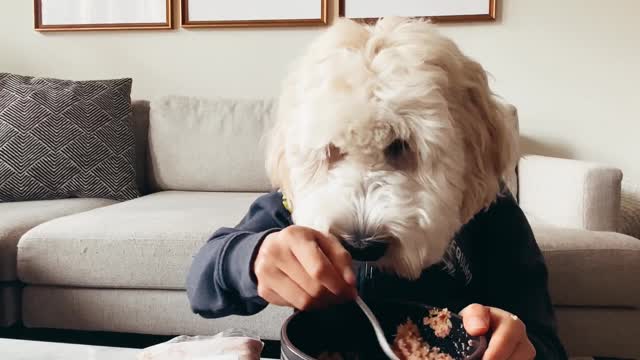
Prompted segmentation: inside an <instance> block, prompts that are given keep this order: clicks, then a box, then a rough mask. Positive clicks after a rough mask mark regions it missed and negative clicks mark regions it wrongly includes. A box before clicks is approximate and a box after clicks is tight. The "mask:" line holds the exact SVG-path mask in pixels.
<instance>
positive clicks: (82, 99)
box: [0, 73, 139, 202]
mask: <svg viewBox="0 0 640 360" xmlns="http://www.w3.org/2000/svg"><path fill="white" fill-rule="evenodd" d="M130 115H131V79H119V80H104V81H66V80H56V79H47V78H34V77H27V76H19V75H13V74H7V73H0V202H3V201H24V200H49V199H62V198H74V197H83V198H107V199H114V200H129V199H133V198H135V197H137V196H139V191H138V188H137V184H136V170H135V169H136V166H135V164H136V158H135V142H134V133H133V129H132V126H131V124H130V123H129V120H130V119H129V118H130Z"/></svg>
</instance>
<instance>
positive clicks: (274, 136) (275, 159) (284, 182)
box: [265, 109, 293, 200]
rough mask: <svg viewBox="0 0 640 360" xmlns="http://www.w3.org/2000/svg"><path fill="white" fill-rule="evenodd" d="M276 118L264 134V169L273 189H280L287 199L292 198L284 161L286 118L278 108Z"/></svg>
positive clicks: (287, 170)
mask: <svg viewBox="0 0 640 360" xmlns="http://www.w3.org/2000/svg"><path fill="white" fill-rule="evenodd" d="M274 116H275V118H276V120H275V124H274V125H273V127H272V128H271V130H270V131H269V132H268V133H267V134H266V138H265V140H266V145H267V146H266V159H265V160H266V161H265V164H266V170H267V176H268V177H269V180H270V181H271V186H272V187H273V188H274V189H275V190H280V191H282V192H283V193H284V194H285V195H286V196H287V198H288V199H291V200H293V198H292V197H291V195H292V194H291V192H290V188H289V167H288V165H287V161H286V153H285V146H286V138H285V137H286V131H285V130H286V126H287V124H286V119H285V117H284V116H283V114H282V110H281V109H279V110H278V111H277V114H274Z"/></svg>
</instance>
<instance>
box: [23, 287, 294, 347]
mask: <svg viewBox="0 0 640 360" xmlns="http://www.w3.org/2000/svg"><path fill="white" fill-rule="evenodd" d="M42 299H47V306H42ZM23 308H24V311H23V313H24V319H23V321H24V324H25V326H27V327H37V328H56V329H73V330H84V331H113V332H124V333H140V334H152V335H178V334H184V335H213V334H216V333H218V332H220V331H223V330H227V329H231V328H236V329H238V328H242V329H250V330H252V331H253V332H255V333H257V334H258V335H259V336H260V337H261V338H262V339H270V340H279V338H280V327H281V325H282V323H283V322H284V320H285V319H286V318H287V317H288V316H289V315H291V313H292V312H293V311H292V310H291V308H285V307H279V306H269V307H267V308H266V309H265V310H263V311H261V312H259V313H258V314H256V315H253V316H227V317H223V318H219V319H204V318H202V317H200V316H198V315H195V314H194V313H192V312H191V307H190V306H189V300H188V299H187V293H186V292H185V291H183V290H148V289H147V290H135V289H78V288H60V287H47V286H27V287H26V288H25V289H24V294H23Z"/></svg>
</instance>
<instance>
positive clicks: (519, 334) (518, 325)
mask: <svg viewBox="0 0 640 360" xmlns="http://www.w3.org/2000/svg"><path fill="white" fill-rule="evenodd" d="M488 309H489V314H490V317H491V328H492V330H493V333H492V334H491V339H490V340H489V346H488V348H487V351H486V352H485V354H484V356H483V359H485V360H508V359H515V358H513V357H512V354H514V352H515V351H516V350H517V346H518V345H519V344H520V343H525V342H529V339H528V337H527V332H526V327H525V325H524V323H523V322H522V321H520V320H518V319H517V317H514V316H513V315H512V314H510V313H508V312H506V311H504V310H500V309H496V308H488ZM518 351H520V350H518Z"/></svg>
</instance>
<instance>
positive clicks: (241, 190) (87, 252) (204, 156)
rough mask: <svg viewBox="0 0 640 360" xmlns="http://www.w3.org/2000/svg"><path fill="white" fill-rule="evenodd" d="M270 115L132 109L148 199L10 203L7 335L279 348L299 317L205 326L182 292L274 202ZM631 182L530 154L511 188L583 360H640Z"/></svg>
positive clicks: (246, 104) (239, 109)
mask: <svg viewBox="0 0 640 360" xmlns="http://www.w3.org/2000/svg"><path fill="white" fill-rule="evenodd" d="M272 108H273V106H272V103H271V102H270V101H241V100H238V101H223V100H202V99H189V98H177V97H172V98H167V99H163V100H160V101H157V102H154V103H153V104H152V105H151V107H149V103H147V102H142V101H139V102H135V103H134V117H133V121H134V124H135V129H136V133H137V145H138V155H139V156H138V158H139V160H140V161H139V169H138V170H139V175H140V176H139V186H140V188H141V189H143V192H144V193H145V196H143V197H141V198H139V199H135V200H132V201H127V202H123V203H115V202H114V201H110V200H103V199H68V200H53V201H34V202H19V203H2V204H0V281H1V283H0V284H1V286H0V322H1V324H2V326H9V325H11V324H13V323H16V322H22V323H23V324H24V326H26V327H29V328H57V329H75V330H97V331H115V332H131V333H144V334H156V335H168V334H196V333H198V334H211V333H216V332H218V331H220V330H223V329H225V328H230V327H246V328H251V329H254V330H256V331H257V332H258V333H259V334H260V335H262V336H263V337H265V338H268V339H277V338H278V330H279V326H280V324H281V322H282V320H283V319H284V318H285V317H286V316H288V314H290V310H289V309H285V308H277V307H270V308H268V309H267V310H266V311H264V312H262V313H260V314H258V315H256V316H252V317H233V316H232V317H228V318H224V319H217V320H204V319H201V318H199V317H198V316H195V315H193V314H192V313H191V311H190V308H189V305H188V301H187V298H186V294H185V291H184V287H183V283H184V279H185V275H186V272H187V269H188V266H189V264H190V262H191V257H192V255H193V254H194V253H195V252H196V251H197V249H198V248H199V247H200V246H201V245H202V243H203V242H204V241H206V239H207V238H208V236H209V235H210V234H211V233H212V232H213V231H214V230H215V229H216V228H218V227H221V226H228V225H233V224H235V223H236V222H237V221H238V220H239V219H240V218H241V217H242V215H243V214H244V213H245V211H246V210H247V208H248V206H249V204H250V203H251V202H252V201H253V200H254V199H255V198H256V197H258V196H259V195H260V194H261V193H264V192H266V191H268V190H269V184H268V181H267V179H266V176H265V174H264V171H263V164H262V162H263V154H262V152H261V151H260V150H259V147H258V146H259V139H260V136H261V134H262V133H263V131H264V129H265V128H266V127H268V126H269V123H270V121H271V119H272ZM621 178H622V174H621V172H620V171H619V170H617V169H613V168H609V167H605V166H601V165H597V164H591V163H586V162H580V161H572V160H562V159H554V158H547V157H541V156H528V157H523V158H522V159H521V161H520V164H519V174H518V177H517V178H514V179H511V182H512V184H511V186H512V188H513V189H514V191H516V190H517V193H518V197H519V200H520V204H521V206H522V208H523V209H524V210H525V212H526V213H527V215H528V217H529V218H530V220H531V222H532V224H533V227H534V231H535V234H536V236H537V239H538V241H539V243H540V246H541V247H542V249H543V251H544V253H545V257H546V259H547V263H548V266H549V270H550V289H551V293H552V297H553V302H554V304H555V306H556V310H557V316H558V320H559V330H560V334H561V337H562V339H563V341H564V343H565V345H566V346H567V348H568V350H569V351H570V353H571V354H572V355H574V356H577V355H600V356H617V357H638V356H640V342H639V341H638V338H639V337H640V326H638V324H640V282H638V280H637V277H638V275H640V240H637V239H635V238H632V237H630V236H626V235H622V234H619V233H616V232H614V231H615V230H616V229H617V226H618V224H617V222H618V219H619V216H618V212H619V207H620V181H621Z"/></svg>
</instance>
